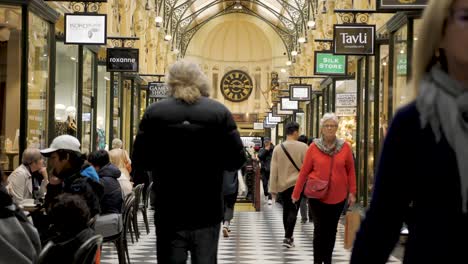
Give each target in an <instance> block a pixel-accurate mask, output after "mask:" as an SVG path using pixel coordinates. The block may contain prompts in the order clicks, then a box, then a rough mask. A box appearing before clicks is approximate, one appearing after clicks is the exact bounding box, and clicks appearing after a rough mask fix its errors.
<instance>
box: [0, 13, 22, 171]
mask: <svg viewBox="0 0 468 264" xmlns="http://www.w3.org/2000/svg"><path fill="white" fill-rule="evenodd" d="M0 14H4V16H0V24H3V25H5V24H8V26H7V27H0V167H1V168H2V169H3V170H6V171H11V170H13V169H14V168H16V166H18V164H19V156H18V151H19V127H20V112H21V111H20V104H19V102H20V98H21V93H20V92H21V50H22V48H23V47H22V45H21V43H22V41H21V40H22V39H21V36H22V25H21V9H20V8H16V7H8V6H2V5H0Z"/></svg>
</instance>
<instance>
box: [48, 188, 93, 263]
mask: <svg viewBox="0 0 468 264" xmlns="http://www.w3.org/2000/svg"><path fill="white" fill-rule="evenodd" d="M54 200H55V201H54V203H53V207H52V209H51V210H50V221H51V224H52V226H51V229H50V230H51V231H53V236H52V237H51V239H50V240H51V241H52V242H53V246H52V248H51V249H50V251H49V253H48V254H47V256H46V259H45V262H44V263H49V264H54V263H57V264H58V263H73V258H74V256H75V253H76V251H77V250H78V249H79V248H80V246H81V245H82V244H83V243H84V242H86V240H88V239H90V238H91V237H92V236H94V231H93V230H92V229H91V228H90V227H89V222H90V221H89V220H90V211H89V208H88V206H87V204H86V201H85V200H84V199H83V197H82V196H81V195H74V194H69V193H64V194H61V195H59V196H58V197H56V198H55V199H54Z"/></svg>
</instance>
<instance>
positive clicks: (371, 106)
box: [365, 57, 377, 203]
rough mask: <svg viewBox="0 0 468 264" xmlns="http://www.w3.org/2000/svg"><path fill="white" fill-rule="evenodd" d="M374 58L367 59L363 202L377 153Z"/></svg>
mask: <svg viewBox="0 0 468 264" xmlns="http://www.w3.org/2000/svg"><path fill="white" fill-rule="evenodd" d="M374 71H375V58H374V57H369V83H368V87H369V88H368V90H369V92H368V100H367V102H366V103H367V107H368V111H367V112H366V113H365V114H366V115H367V124H368V125H367V135H368V136H367V157H366V158H367V172H366V173H367V197H366V199H365V202H366V203H367V200H368V198H369V197H371V192H372V186H373V185H374V169H375V160H374V157H375V151H377V150H376V149H375V148H374V146H375V144H374V141H375V140H376V139H375V133H374V131H375V125H376V124H375V123H374V115H375V111H376V109H375V98H374V95H375V73H374Z"/></svg>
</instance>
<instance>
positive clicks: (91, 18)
mask: <svg viewBox="0 0 468 264" xmlns="http://www.w3.org/2000/svg"><path fill="white" fill-rule="evenodd" d="M65 44H78V45H79V44H82V45H106V44H107V15H105V14H88V13H77V14H65Z"/></svg>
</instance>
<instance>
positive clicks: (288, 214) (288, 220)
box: [279, 187, 299, 238]
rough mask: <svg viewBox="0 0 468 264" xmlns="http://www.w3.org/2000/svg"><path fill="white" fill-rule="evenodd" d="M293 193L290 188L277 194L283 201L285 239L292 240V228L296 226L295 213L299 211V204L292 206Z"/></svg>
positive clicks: (292, 188)
mask: <svg viewBox="0 0 468 264" xmlns="http://www.w3.org/2000/svg"><path fill="white" fill-rule="evenodd" d="M293 191H294V187H291V188H289V189H287V190H285V191H284V192H281V193H280V194H279V195H280V196H281V200H283V226H284V233H285V234H284V237H285V238H292V236H293V233H294V227H295V226H296V220H297V212H298V211H299V203H296V204H294V203H293V202H292V199H291V195H292V193H293Z"/></svg>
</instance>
